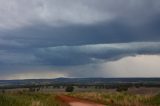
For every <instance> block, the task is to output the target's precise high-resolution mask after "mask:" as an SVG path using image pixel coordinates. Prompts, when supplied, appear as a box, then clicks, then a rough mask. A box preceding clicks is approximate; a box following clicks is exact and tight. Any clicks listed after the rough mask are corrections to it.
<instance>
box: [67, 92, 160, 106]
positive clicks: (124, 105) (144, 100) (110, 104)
mask: <svg viewBox="0 0 160 106" xmlns="http://www.w3.org/2000/svg"><path fill="white" fill-rule="evenodd" d="M68 95H70V96H74V97H78V98H83V99H88V100H92V101H96V102H99V103H103V104H106V105H107V106H160V94H157V95H138V94H129V93H125V92H114V93H106V92H86V93H85V92H82V93H80V92H77V93H70V94H68Z"/></svg>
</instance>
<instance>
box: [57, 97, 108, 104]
mask: <svg viewBox="0 0 160 106" xmlns="http://www.w3.org/2000/svg"><path fill="white" fill-rule="evenodd" d="M57 100H59V101H60V102H61V103H62V106H105V105H102V104H98V103H95V102H92V101H88V100H83V99H79V98H75V97H70V96H66V95H59V96H57Z"/></svg>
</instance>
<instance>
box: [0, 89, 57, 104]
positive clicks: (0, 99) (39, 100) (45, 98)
mask: <svg viewBox="0 0 160 106" xmlns="http://www.w3.org/2000/svg"><path fill="white" fill-rule="evenodd" d="M0 106H59V105H58V103H57V101H56V100H55V95H54V94H44V93H31V92H18V93H4V94H0Z"/></svg>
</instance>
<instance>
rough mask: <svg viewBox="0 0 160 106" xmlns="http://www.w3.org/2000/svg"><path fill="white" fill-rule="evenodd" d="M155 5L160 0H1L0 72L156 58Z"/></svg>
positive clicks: (158, 22) (158, 15) (159, 24)
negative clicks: (144, 57) (131, 57)
mask: <svg viewBox="0 0 160 106" xmlns="http://www.w3.org/2000/svg"><path fill="white" fill-rule="evenodd" d="M159 7H160V1H159V0H118V1H117V0H92V1H90V0H67V1H66V0H58V1H57V0H30V1H29V2H28V0H21V1H19V0H12V1H11V0H0V14H1V15H0V66H1V72H2V71H3V70H4V71H5V70H7V69H9V70H11V69H13V70H16V69H17V68H18V67H20V65H21V67H20V69H22V70H23V69H24V70H25V69H26V70H27V69H28V68H29V67H31V68H32V67H33V66H35V67H39V66H46V67H48V66H55V67H59V66H60V67H63V66H69V67H74V66H75V65H84V64H85V65H88V64H91V63H101V62H105V61H112V60H117V59H120V58H123V57H126V56H134V55H139V54H151V55H152V54H159V53H160V43H159V42H160V30H159V29H160V8H159ZM131 42H132V43H131ZM7 67H10V68H7ZM11 67H13V68H11ZM85 67H87V66H85ZM82 69H83V68H82ZM4 71H3V72H4Z"/></svg>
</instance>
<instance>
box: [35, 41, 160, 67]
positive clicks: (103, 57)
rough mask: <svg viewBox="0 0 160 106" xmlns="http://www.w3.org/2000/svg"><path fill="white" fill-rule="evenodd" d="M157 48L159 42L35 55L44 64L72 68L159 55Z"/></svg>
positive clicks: (47, 50) (50, 50)
mask: <svg viewBox="0 0 160 106" xmlns="http://www.w3.org/2000/svg"><path fill="white" fill-rule="evenodd" d="M159 47H160V43H159V42H157V43H154V42H141V43H117V44H97V45H82V46H58V47H49V48H42V49H38V51H37V53H36V54H35V55H36V56H37V57H38V58H39V61H40V62H42V63H43V62H44V63H45V64H49V65H55V66H68V65H69V66H70V65H71V66H72V65H83V64H90V63H97V62H104V61H113V60H117V59H120V58H122V57H125V56H134V55H138V54H159V53H160V48H159Z"/></svg>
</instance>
